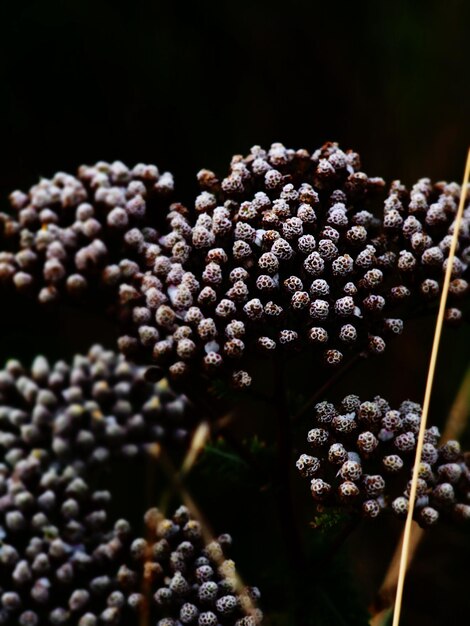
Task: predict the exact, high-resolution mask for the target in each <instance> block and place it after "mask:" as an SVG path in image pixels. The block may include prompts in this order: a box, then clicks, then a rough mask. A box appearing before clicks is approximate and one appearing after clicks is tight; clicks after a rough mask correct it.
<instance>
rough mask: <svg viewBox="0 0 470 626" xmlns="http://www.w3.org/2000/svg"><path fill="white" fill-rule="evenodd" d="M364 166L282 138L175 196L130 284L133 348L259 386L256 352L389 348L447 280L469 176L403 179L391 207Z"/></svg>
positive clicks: (336, 355)
mask: <svg viewBox="0 0 470 626" xmlns="http://www.w3.org/2000/svg"><path fill="white" fill-rule="evenodd" d="M359 168H360V162H359V157H358V155H357V154H356V153H352V152H343V151H342V150H340V148H339V147H338V146H337V145H336V144H325V145H324V146H323V147H322V148H321V149H320V150H317V151H316V152H314V153H313V154H310V153H308V152H307V151H306V150H297V151H294V150H289V149H286V148H285V147H284V146H283V145H281V144H273V145H272V146H271V149H270V150H268V151H265V150H263V149H262V148H260V147H259V146H255V147H254V148H252V150H251V153H250V155H249V156H248V157H245V158H243V157H241V156H236V157H234V158H233V159H232V163H231V166H230V172H229V175H228V176H227V177H226V178H224V179H223V180H222V181H220V180H219V179H218V178H217V176H216V175H215V174H214V173H213V172H210V171H208V170H201V172H199V175H198V180H199V184H200V188H201V193H200V194H199V196H197V198H196V200H195V203H194V207H191V209H189V210H188V209H187V208H185V207H183V206H182V205H180V204H173V205H172V206H171V207H170V210H169V213H168V225H169V228H168V230H167V231H166V232H165V234H164V235H163V236H162V237H161V238H160V240H159V244H160V247H161V253H160V255H159V256H158V257H157V258H156V260H155V264H154V265H153V267H152V268H149V269H147V271H145V267H143V266H142V273H141V275H135V276H134V277H133V279H132V281H129V282H128V283H126V284H124V285H122V286H121V296H122V299H123V301H124V302H125V305H126V307H127V322H128V323H127V327H126V331H125V334H124V335H123V336H122V337H121V338H120V349H121V350H122V351H123V352H124V353H125V354H127V355H129V356H133V357H134V358H140V359H142V360H144V361H145V362H154V363H156V364H158V365H161V366H162V367H163V368H164V370H165V371H166V372H169V374H170V376H171V377H173V378H174V379H181V378H183V377H185V376H188V375H192V376H200V375H201V374H202V375H206V376H207V377H209V378H212V377H216V378H217V377H219V378H221V377H228V378H231V379H232V382H233V383H234V385H235V386H237V387H244V386H248V385H250V383H251V375H250V373H249V372H248V371H247V369H250V366H249V365H247V363H248V362H249V361H250V359H252V358H253V355H254V354H256V353H265V354H268V355H273V354H274V353H275V352H276V351H277V350H289V349H290V350H292V349H293V350H297V349H305V346H310V349H311V350H313V351H315V352H317V353H318V354H319V355H321V356H322V358H323V361H324V362H325V363H326V364H329V365H337V364H339V363H341V361H342V360H343V358H344V356H345V355H347V354H348V353H350V352H352V351H354V352H355V353H369V354H380V353H382V352H383V351H384V350H385V347H386V338H387V336H394V335H397V334H400V333H401V332H402V329H403V318H404V317H406V316H407V315H408V314H410V313H412V312H413V309H414V308H416V297H414V298H411V301H410V296H415V295H416V294H417V295H418V296H421V295H424V296H425V297H426V298H427V299H429V296H430V291H433V294H434V295H437V293H438V292H439V288H440V286H441V285H442V281H443V276H444V270H445V267H446V264H445V260H444V258H445V255H446V254H447V253H448V250H449V235H450V234H451V233H452V228H453V222H454V219H455V213H456V208H457V200H458V194H459V187H458V185H455V184H450V185H446V184H444V183H442V184H438V185H436V186H435V187H432V186H431V184H430V183H429V181H420V182H419V183H417V185H415V186H414V187H413V189H412V191H411V193H408V192H407V191H406V190H405V189H404V188H403V187H402V186H401V185H400V184H399V183H398V182H395V183H393V184H392V187H391V191H390V194H389V196H388V198H387V199H386V201H385V205H384V216H383V219H382V216H381V215H380V211H379V209H378V206H379V205H378V198H379V193H380V192H381V191H382V190H383V188H384V182H383V180H382V179H380V178H369V177H368V176H367V175H366V174H364V173H363V172H361V171H359ZM377 215H378V216H377ZM469 219H470V209H467V210H466V212H465V216H464V223H463V225H462V228H461V232H460V238H459V246H460V247H459V250H460V252H459V254H460V256H459V258H457V259H456V260H455V262H454V268H455V270H454V275H453V281H452V285H451V297H452V298H453V297H457V296H461V295H463V294H465V293H466V292H467V282H466V280H465V278H464V274H465V272H466V271H467V269H468V268H467V262H466V260H467V257H468V232H469V224H468V222H469ZM410 246H411V247H413V252H411V251H410V250H409V248H410ZM438 257H439V259H440V265H439V263H437V260H438ZM431 283H432V285H434V287H435V285H437V291H436V289H434V287H432V285H431ZM428 287H429V289H428V291H426V290H427V288H428ZM431 287H432V288H431ZM418 301H419V298H418ZM459 315H460V313H459V312H458V310H457V309H456V308H455V307H454V306H453V307H452V308H451V309H449V311H448V313H447V317H448V319H449V320H450V321H454V320H456V319H457V318H458V317H459Z"/></svg>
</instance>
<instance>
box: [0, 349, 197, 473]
mask: <svg viewBox="0 0 470 626" xmlns="http://www.w3.org/2000/svg"><path fill="white" fill-rule="evenodd" d="M194 425H195V420H194V416H193V414H192V412H191V410H190V406H189V404H188V401H187V399H186V398H185V396H181V395H180V396H177V395H176V394H175V393H174V392H173V391H172V390H171V389H170V388H169V387H168V385H167V383H166V381H164V380H162V381H160V382H158V383H155V384H154V383H149V382H147V381H146V380H145V379H144V370H143V368H142V367H138V366H136V365H133V364H130V363H128V362H127V361H126V360H125V359H124V357H123V356H122V355H117V354H116V353H114V352H112V351H108V350H105V349H104V348H102V347H101V346H99V345H95V346H93V347H92V348H91V349H90V351H89V353H88V355H87V356H81V355H77V356H75V358H74V359H73V362H72V364H71V365H69V364H67V363H66V362H64V361H59V362H57V363H55V364H54V365H52V366H51V365H50V364H49V363H48V361H47V360H46V359H45V358H44V357H37V358H36V359H35V361H34V362H33V365H32V367H31V369H30V370H27V369H26V368H24V367H23V366H22V365H21V363H19V362H18V361H15V360H10V361H8V362H7V364H6V367H5V369H3V370H1V371H0V450H1V451H2V455H3V456H4V458H5V459H6V460H7V461H8V460H9V459H10V458H11V459H15V460H17V459H20V458H22V457H23V456H27V455H28V453H29V452H31V451H33V450H34V449H36V448H43V449H44V450H45V452H44V453H45V454H49V452H50V453H51V454H52V455H54V457H55V458H57V459H60V460H61V461H63V462H68V461H73V462H74V463H78V462H81V463H83V464H85V465H90V464H96V463H103V462H105V461H106V460H107V459H108V458H109V457H110V456H117V455H118V456H121V457H122V456H124V457H126V458H129V457H131V456H135V455H136V454H137V453H138V452H139V451H140V450H141V449H142V448H145V446H146V445H147V444H151V443H154V442H156V441H158V442H161V441H164V442H169V441H172V442H173V443H178V442H184V441H185V440H187V439H188V435H189V433H190V431H191V430H192V428H193V427H194Z"/></svg>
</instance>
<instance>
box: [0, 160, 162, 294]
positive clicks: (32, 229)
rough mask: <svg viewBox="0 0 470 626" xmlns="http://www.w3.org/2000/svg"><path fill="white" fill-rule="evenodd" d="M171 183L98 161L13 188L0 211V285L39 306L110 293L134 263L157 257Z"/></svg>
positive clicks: (151, 168) (141, 169) (145, 168)
mask: <svg viewBox="0 0 470 626" xmlns="http://www.w3.org/2000/svg"><path fill="white" fill-rule="evenodd" d="M173 186H174V185H173V177H172V175H171V174H170V173H169V172H165V173H163V174H160V173H159V171H158V168H157V167H156V166H155V165H145V164H138V165H136V166H135V167H134V168H132V169H129V168H128V167H127V166H126V165H124V164H123V163H121V162H120V161H115V162H114V163H106V162H104V161H100V162H98V163H96V164H95V165H93V166H81V167H80V168H79V170H78V173H77V175H76V176H74V175H71V174H66V173H64V172H58V173H57V174H55V175H54V176H53V177H52V178H51V179H46V178H43V179H41V180H40V181H39V183H37V184H36V185H34V187H32V188H31V189H30V190H29V192H28V193H23V192H22V191H14V192H13V193H12V194H11V195H10V204H11V210H12V212H13V213H12V214H10V213H0V241H1V242H2V251H1V252H0V285H3V286H10V287H13V288H15V289H16V290H17V291H18V292H21V293H24V294H29V295H33V296H35V297H37V298H38V300H39V302H41V303H42V304H49V303H53V302H56V301H57V300H59V299H61V298H63V297H64V296H67V297H71V298H72V299H75V300H76V299H82V298H83V297H84V296H86V295H87V294H88V295H89V294H90V292H91V293H92V294H93V296H94V297H96V296H97V295H99V294H100V288H102V287H108V288H110V291H111V293H113V292H114V289H116V288H117V285H119V284H120V282H122V281H125V280H128V279H129V278H130V276H132V274H133V273H135V272H136V271H137V267H138V266H137V265H136V263H135V261H136V260H138V259H140V258H142V256H147V257H148V256H152V255H153V256H156V255H157V254H158V252H159V248H158V244H157V241H158V237H159V234H158V232H157V230H155V225H156V224H158V223H159V222H160V223H162V222H163V221H164V216H165V211H163V207H165V206H166V204H167V198H168V196H169V195H170V194H171V193H172V191H173Z"/></svg>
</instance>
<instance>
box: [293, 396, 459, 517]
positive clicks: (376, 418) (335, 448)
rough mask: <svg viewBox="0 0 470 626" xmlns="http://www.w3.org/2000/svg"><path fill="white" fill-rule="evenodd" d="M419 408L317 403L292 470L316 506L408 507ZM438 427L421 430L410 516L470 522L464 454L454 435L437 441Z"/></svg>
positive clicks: (371, 510)
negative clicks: (303, 451)
mask: <svg viewBox="0 0 470 626" xmlns="http://www.w3.org/2000/svg"><path fill="white" fill-rule="evenodd" d="M420 420H421V407H420V406H419V405H418V404H416V403H414V402H411V401H405V402H403V403H402V404H401V405H400V407H399V409H398V410H395V409H391V407H390V405H389V404H388V402H387V401H386V400H384V399H383V398H380V397H376V398H374V400H371V401H365V402H361V400H360V399H359V397H358V396H355V395H349V396H346V397H345V398H344V399H343V401H342V402H341V404H340V405H339V406H338V407H335V406H334V405H333V404H330V403H328V402H326V401H325V402H321V403H319V404H317V405H316V407H315V427H314V428H312V429H311V430H310V431H309V433H308V435H307V441H308V443H309V445H310V447H311V450H312V452H311V453H309V454H302V455H301V456H300V457H299V459H298V461H297V469H298V470H299V472H300V473H301V475H302V476H303V477H304V478H307V479H309V481H310V489H311V494H312V497H313V499H314V500H315V502H317V503H318V505H319V506H320V507H323V506H326V505H332V506H341V507H346V508H348V509H351V510H356V511H360V512H362V514H363V515H364V516H366V517H370V518H375V517H377V516H378V515H379V514H380V513H381V512H382V511H383V510H392V511H393V512H394V513H396V514H397V515H406V513H407V511H408V498H409V490H410V487H411V476H412V469H413V464H414V457H415V451H416V444H417V438H418V431H419V425H420ZM439 437H440V434H439V430H438V429H437V428H436V427H435V426H432V427H430V428H428V429H427V430H426V434H425V443H424V447H423V454H422V459H421V461H422V462H421V466H420V471H419V478H418V491H417V500H416V503H415V511H414V515H415V518H416V520H417V521H418V522H419V523H420V524H421V525H423V526H430V525H432V524H435V523H436V522H437V521H438V520H439V519H441V518H444V519H446V518H447V519H456V520H458V521H467V522H468V521H469V520H470V458H469V456H468V455H466V454H463V453H462V451H461V449H460V445H459V443H458V442H457V441H453V440H452V441H447V442H446V443H444V444H442V445H439V444H438V440H439Z"/></svg>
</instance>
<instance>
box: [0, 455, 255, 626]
mask: <svg viewBox="0 0 470 626" xmlns="http://www.w3.org/2000/svg"><path fill="white" fill-rule="evenodd" d="M0 470H1V471H0V494H1V495H0V529H1V533H2V536H1V549H0V624H5V625H9V626H13V625H15V626H16V625H18V626H42V625H44V626H46V625H53V626H56V625H57V626H58V625H65V624H77V625H78V626H98V624H109V625H118V624H122V625H129V626H131V625H136V626H137V625H138V624H141V623H142V619H146V618H150V620H151V621H150V622H145V623H152V624H156V625H157V626H176V625H177V624H197V625H198V626H206V625H213V626H217V625H218V624H220V623H224V624H230V625H235V624H236V625H237V626H254V625H255V624H258V623H259V622H260V620H261V613H260V612H259V611H258V610H257V609H255V606H254V601H255V600H256V599H257V598H258V595H259V594H258V591H257V590H256V589H247V588H243V587H242V586H241V585H240V583H239V581H238V578H237V577H236V572H235V567H234V563H233V561H230V560H227V559H225V555H224V551H225V549H226V547H227V546H228V545H229V544H230V542H231V539H230V537H229V536H228V535H223V536H221V537H220V538H219V540H218V541H209V542H206V541H204V539H203V533H202V530H201V526H200V524H199V523H198V522H197V521H195V520H193V519H191V517H190V515H189V512H188V511H187V509H186V508H185V507H181V508H180V509H178V510H177V511H176V513H175V515H174V517H173V519H171V520H168V519H164V517H163V515H161V514H159V513H158V511H157V510H156V509H153V510H150V511H148V512H147V514H146V516H145V522H146V529H147V533H146V537H145V538H140V537H139V535H136V534H135V533H134V532H132V530H131V527H130V525H129V523H128V522H127V521H126V520H124V519H119V520H118V521H117V522H116V523H115V524H114V525H113V524H111V523H110V522H109V520H108V515H107V512H106V508H107V505H108V503H109V501H110V498H111V494H110V493H109V492H108V491H95V490H93V489H91V488H90V487H89V485H88V484H87V483H86V482H85V480H84V479H83V478H82V477H80V475H79V474H78V473H77V472H76V470H75V469H74V468H72V466H64V467H63V469H61V466H60V464H55V463H53V464H45V463H44V457H41V455H40V454H37V453H35V452H31V453H30V455H29V456H28V457H27V458H25V459H22V460H21V461H18V462H17V463H16V465H15V467H14V469H13V470H12V469H11V468H9V467H8V466H6V465H2V466H1V467H0ZM156 620H157V621H156Z"/></svg>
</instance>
